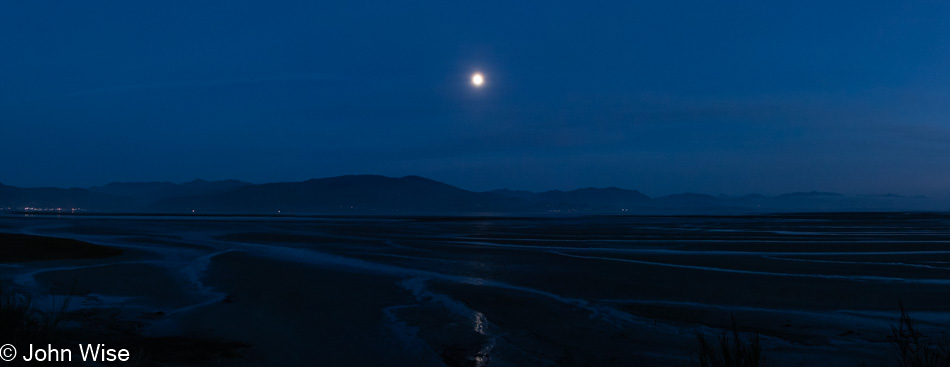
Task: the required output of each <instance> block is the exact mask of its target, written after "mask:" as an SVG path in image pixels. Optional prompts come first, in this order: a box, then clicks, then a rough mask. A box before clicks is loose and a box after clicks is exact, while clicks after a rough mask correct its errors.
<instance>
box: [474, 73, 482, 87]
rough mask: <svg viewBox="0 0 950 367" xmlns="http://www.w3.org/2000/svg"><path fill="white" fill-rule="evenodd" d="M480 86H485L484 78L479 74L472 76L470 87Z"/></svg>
mask: <svg viewBox="0 0 950 367" xmlns="http://www.w3.org/2000/svg"><path fill="white" fill-rule="evenodd" d="M482 84H485V77H483V76H482V74H481V73H475V74H472V85H474V86H476V87H481V86H482Z"/></svg>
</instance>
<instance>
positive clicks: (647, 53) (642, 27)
mask: <svg viewBox="0 0 950 367" xmlns="http://www.w3.org/2000/svg"><path fill="white" fill-rule="evenodd" d="M764 3H765V2H761V1H715V2H712V1H691V2H682V1H651V2H630V1H616V2H578V1H545V2H530V3H528V2H510V1H498V2H488V1H430V2H402V1H378V2H367V1H346V2H341V3H322V2H316V1H253V2H252V1H237V0H230V1H216V2H209V1H194V0H192V1H127V0H121V1H49V2H47V1H6V2H3V3H0V35H2V37H0V50H2V57H0V156H2V157H3V161H2V162H3V164H2V166H0V168H2V170H0V182H3V183H5V184H9V185H18V186H89V185H98V184H103V183H106V182H110V181H149V180H172V181H185V180H191V179H194V178H204V179H225V178H236V179H241V180H247V181H251V182H272V181H298V180H305V179H308V178H314V177H326V176H334V175H341V174H355V173H374V174H384V175H391V176H403V175H410V174H415V175H421V176H426V177H430V178H433V179H437V180H441V181H445V182H448V183H451V184H454V185H457V186H460V187H463V188H467V189H474V190H483V189H485V190H487V189H493V188H502V187H508V188H513V189H529V190H542V189H554V188H557V189H572V188H578V187H585V186H619V187H624V188H632V189H639V190H641V191H643V192H645V193H647V194H649V195H661V194H669V193H675V192H684V191H694V192H705V193H713V194H717V193H726V194H745V193H751V192H758V193H764V194H776V193H782V192H788V191H800V190H829V191H839V192H844V193H851V194H874V193H885V192H897V193H903V194H924V195H931V196H940V197H947V196H950V21H948V19H950V3H948V2H946V1H921V2H912V1H906V2H902V1H865V2H841V3H840V4H838V5H836V4H829V3H828V2H827V1H786V2H774V4H764ZM476 70H477V71H481V72H483V73H484V74H485V76H486V80H487V83H486V86H485V87H483V88H481V89H475V88H472V87H471V85H470V84H469V76H470V75H471V73H472V72H474V71H476Z"/></svg>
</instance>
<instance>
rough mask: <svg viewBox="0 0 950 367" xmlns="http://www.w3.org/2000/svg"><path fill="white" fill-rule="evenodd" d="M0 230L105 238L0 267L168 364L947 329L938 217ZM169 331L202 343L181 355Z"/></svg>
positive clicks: (688, 346)
mask: <svg viewBox="0 0 950 367" xmlns="http://www.w3.org/2000/svg"><path fill="white" fill-rule="evenodd" d="M0 224H2V225H3V226H5V227H6V228H5V229H4V230H5V231H8V232H11V233H17V234H33V235H45V236H53V235H55V236H62V237H68V238H71V239H76V240H80V241H85V242H88V243H92V244H96V245H100V246H107V248H113V249H117V250H121V254H120V255H116V256H111V257H105V258H98V259H88V258H84V259H75V260H68V259H63V258H57V259H55V260H52V259H47V260H43V261H26V262H19V263H16V264H12V265H11V266H0V280H2V281H3V282H6V284H10V285H12V286H16V287H19V288H21V289H24V290H29V291H31V292H34V293H36V294H40V295H43V294H52V295H56V294H64V293H67V292H72V294H75V295H76V296H75V297H77V302H74V305H73V308H74V311H75V312H77V313H83V312H84V313H90V312H93V313H94V312H101V311H102V310H114V312H113V313H112V315H113V316H110V317H111V318H109V320H111V321H110V322H112V323H118V322H120V321H123V322H128V323H133V324H134V325H137V326H136V327H134V328H133V329H135V332H134V334H135V335H138V336H136V337H135V338H146V339H148V338H151V339H148V340H164V341H165V342H163V343H151V344H148V343H144V344H142V345H146V346H147V348H148V349H151V350H152V351H153V352H155V353H159V354H169V353H171V354H174V355H173V356H170V357H174V358H172V359H175V358H177V359H175V360H177V361H178V362H176V363H178V364H186V365H187V364H192V365H208V364H212V362H214V363H218V362H220V361H222V359H221V358H224V359H223V360H226V361H227V363H228V364H232V365H248V366H252V365H274V364H304V363H307V364H313V363H317V364H324V365H343V366H347V365H351V366H356V365H400V366H401V365H417V366H510V365H565V366H568V365H597V366H602V365H603V366H611V365H614V366H631V365H633V366H676V365H684V366H686V365H690V360H691V358H692V356H694V353H695V351H696V348H697V344H696V338H695V335H696V333H697V332H700V333H705V334H709V335H711V334H715V333H718V332H719V331H720V330H721V329H722V328H725V327H728V326H730V325H731V324H732V320H733V319H735V320H736V323H737V324H738V326H739V328H740V329H741V330H743V331H750V332H751V331H758V332H759V333H761V335H762V337H763V339H762V342H763V346H764V348H765V352H766V354H767V355H768V356H769V361H770V365H773V366H797V365H801V363H802V362H804V363H805V365H809V366H812V365H817V366H821V365H858V364H860V363H869V364H870V365H878V364H880V363H881V361H884V362H885V365H886V364H887V363H889V362H893V361H895V358H896V350H895V349H894V347H893V346H892V345H890V344H889V343H888V342H887V339H886V337H887V335H888V333H889V332H890V326H892V325H896V321H897V317H898V304H899V303H900V302H903V303H904V304H905V305H907V306H908V308H909V309H910V311H911V315H912V316H915V318H916V319H917V320H918V322H919V325H920V326H921V327H922V328H923V329H924V330H925V331H926V332H928V333H932V334H933V335H940V334H941V333H943V332H944V331H945V330H950V307H948V306H947V305H948V304H950V296H948V293H947V292H946V291H945V290H946V287H947V286H948V285H950V237H948V234H950V216H942V215H930V214H903V213H896V214H822V215H787V216H750V217H577V218H565V217H549V218H439V217H421V218H411V217H406V218H372V217H370V218H359V217H345V218H333V217H319V218H294V217H290V218H279V217H277V218H275V217H267V218H245V217H226V218H207V217H205V218H188V217H167V216H166V217H154V218H153V217H127V218H124V217H110V218H94V217H89V218H86V217H80V218H75V217H73V218H65V219H64V218H36V217H33V218H24V217H5V218H0ZM111 251H116V250H111ZM97 310H98V311H97ZM80 324H81V325H84V326H83V327H86V328H88V327H90V326H89V325H90V324H89V323H88V322H87V323H85V324H83V323H80ZM127 335H132V334H127ZM130 338H132V337H130ZM119 339H121V338H119ZM176 340H179V341H180V340H201V341H205V342H206V343H209V342H210V343H218V344H213V345H212V346H211V347H207V348H204V355H205V357H203V358H198V357H195V358H192V362H191V363H186V362H184V361H187V360H189V357H187V356H185V357H182V356H181V355H180V354H176V353H172V352H169V351H168V348H167V345H168V343H171V342H172V341H176ZM245 346H246V347H245ZM209 353H210V354H212V355H214V356H215V357H214V358H209V357H207V355H208V354H209ZM165 357H169V356H165ZM170 357H169V358H170ZM166 359H167V358H166Z"/></svg>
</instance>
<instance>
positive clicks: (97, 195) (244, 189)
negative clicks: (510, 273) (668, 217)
mask: <svg viewBox="0 0 950 367" xmlns="http://www.w3.org/2000/svg"><path fill="white" fill-rule="evenodd" d="M28 207H29V208H42V209H50V208H53V209H55V208H63V209H65V210H69V209H72V208H81V209H84V210H89V211H98V212H108V211H114V212H164V213H191V212H192V211H194V212H196V213H255V214H276V213H278V212H279V213H285V214H322V213H325V214H384V215H392V214H462V213H469V214H472V213H480V214H505V213H511V214H538V213H580V214H583V213H591V214H611V213H613V214H743V213H769V212H803V211H902V210H942V211H946V210H950V205H948V203H947V202H945V201H939V200H931V199H927V198H924V197H905V196H900V195H895V194H887V195H865V196H846V195H842V194H838V193H832V192H816V191H812V192H793V193H788V194H782V195H778V196H766V195H745V196H726V195H718V196H712V195H706V194H697V193H684V194H675V195H668V196H661V197H656V198H651V197H649V196H647V195H644V194H643V193H641V192H639V191H636V190H626V189H621V188H616V187H608V188H583V189H577V190H571V191H560V190H551V191H545V192H530V191H514V190H507V189H502V190H494V191H488V192H473V191H468V190H464V189H461V188H458V187H455V186H452V185H449V184H446V183H442V182H438V181H434V180H430V179H427V178H423V177H419V176H407V177H401V178H394V177H385V176H377V175H351V176H339V177H330V178H321V179H312V180H307V181H303V182H279V183H268V184H251V183H247V182H241V181H236V180H226V181H203V180H195V181H191V182H185V183H180V184H176V183H171V182H117V183H110V184H107V185H103V186H96V187H90V188H88V189H81V188H71V189H60V188H19V187H13V186H6V185H2V184H0V208H12V209H13V210H23V208H28Z"/></svg>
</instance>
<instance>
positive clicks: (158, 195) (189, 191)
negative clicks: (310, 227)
mask: <svg viewBox="0 0 950 367" xmlns="http://www.w3.org/2000/svg"><path fill="white" fill-rule="evenodd" d="M247 185H250V184H249V183H247V182H242V181H238V180H225V181H205V180H200V179H199V180H194V181H190V182H185V183H181V184H175V183H171V182H167V181H166V182H113V183H110V184H107V185H103V186H93V187H90V188H89V191H93V192H98V193H104V194H110V195H117V196H128V197H132V198H134V199H135V201H136V203H137V204H138V205H139V206H147V205H149V204H151V203H154V202H156V201H159V200H163V199H168V198H173V197H180V196H194V195H208V194H215V193H222V192H225V191H228V190H231V189H236V188H238V187H242V186H247Z"/></svg>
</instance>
